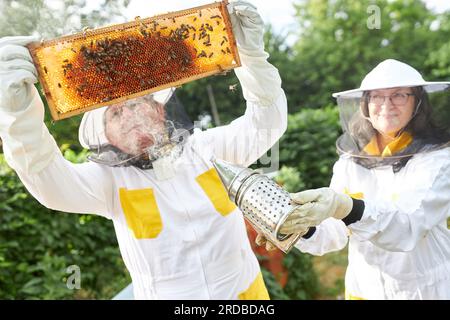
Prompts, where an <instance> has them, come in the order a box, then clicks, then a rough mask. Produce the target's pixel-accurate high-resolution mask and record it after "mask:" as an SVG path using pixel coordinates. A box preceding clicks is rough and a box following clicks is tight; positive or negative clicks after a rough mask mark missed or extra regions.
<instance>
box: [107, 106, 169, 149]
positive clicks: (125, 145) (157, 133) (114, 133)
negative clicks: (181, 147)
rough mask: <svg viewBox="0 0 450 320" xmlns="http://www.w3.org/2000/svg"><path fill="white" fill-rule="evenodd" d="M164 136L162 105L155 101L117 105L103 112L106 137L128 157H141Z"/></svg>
mask: <svg viewBox="0 0 450 320" xmlns="http://www.w3.org/2000/svg"><path fill="white" fill-rule="evenodd" d="M165 133H166V132H165V112H164V105H162V104H161V103H158V102H156V101H155V102H152V103H147V102H137V103H135V104H133V105H129V104H126V103H123V104H116V105H113V106H111V107H109V108H108V109H107V110H106V113H105V134H106V137H107V138H108V140H109V142H110V143H111V144H112V145H113V146H115V147H117V148H119V149H120V150H121V151H123V152H125V153H128V154H130V155H139V154H141V153H143V152H144V150H145V149H146V148H148V147H150V146H152V145H153V144H154V143H155V142H156V140H157V139H158V137H161V136H162V135H164V134H165Z"/></svg>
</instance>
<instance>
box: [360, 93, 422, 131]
mask: <svg viewBox="0 0 450 320" xmlns="http://www.w3.org/2000/svg"><path fill="white" fill-rule="evenodd" d="M368 107H369V118H370V120H371V122H372V125H373V127H374V128H375V129H376V130H377V131H378V132H380V133H382V134H384V135H388V136H391V137H394V136H395V135H396V134H397V132H399V131H400V130H401V129H402V128H404V127H405V126H406V125H407V124H408V122H409V120H410V119H411V117H412V115H413V112H414V109H415V99H414V96H413V95H412V90H411V88H407V87H399V88H391V89H379V90H373V91H371V92H370V93H369V104H368Z"/></svg>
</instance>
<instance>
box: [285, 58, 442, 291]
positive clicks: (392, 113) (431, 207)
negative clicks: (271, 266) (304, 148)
mask: <svg viewBox="0 0 450 320" xmlns="http://www.w3.org/2000/svg"><path fill="white" fill-rule="evenodd" d="M449 86H450V82H427V81H424V79H423V78H422V76H421V75H420V73H419V72H418V71H416V70H415V69H414V68H412V67H411V66H409V65H407V64H405V63H402V62H399V61H396V60H392V59H389V60H385V61H383V62H381V63H380V64H379V65H378V66H376V67H375V68H374V69H373V70H372V71H371V72H370V73H368V74H367V76H366V77H365V78H364V80H363V81H362V83H361V86H360V88H358V89H355V90H349V91H344V92H338V93H335V94H333V96H334V97H337V101H338V105H339V111H340V115H341V122H342V124H343V129H344V134H343V135H342V136H341V137H340V138H339V139H338V141H337V143H336V146H337V150H338V152H339V153H340V158H339V160H338V161H337V162H336V164H335V165H334V171H333V172H334V173H333V177H332V180H331V185H330V188H320V189H316V190H307V191H304V192H299V193H297V194H292V198H293V200H294V201H295V202H297V203H300V204H303V206H302V207H301V209H300V210H299V211H297V212H296V213H294V214H293V215H291V216H290V219H288V221H287V222H286V224H285V226H284V228H282V232H284V233H291V232H302V233H304V232H306V230H307V229H308V228H309V227H310V226H316V225H318V226H317V228H316V230H315V232H314V233H312V234H310V235H309V238H308V239H304V238H303V239H301V240H300V241H299V242H298V243H297V244H296V246H297V248H298V249H300V250H301V251H303V252H308V253H311V254H314V255H323V254H325V253H327V252H331V251H336V250H340V249H342V248H344V247H345V246H346V244H347V241H348V239H349V247H348V261H349V263H348V268H347V272H346V277H345V290H346V297H347V298H348V299H361V298H362V299H450V231H449V229H448V227H447V218H448V217H449V215H450V138H449V134H448V132H449V131H448V129H449V124H450V123H449V119H450V118H449V115H450V108H449V106H448V105H443V108H441V109H439V110H438V109H437V110H435V111H434V112H432V107H431V104H430V101H429V98H428V93H431V92H437V91H441V95H442V96H440V98H444V99H445V98H446V100H444V102H445V101H447V102H448V92H442V91H443V90H446V89H448V88H449ZM436 95H437V94H433V98H439V97H437V96H436ZM441 101H442V100H441ZM436 111H437V112H436ZM433 113H435V114H434V115H435V116H438V117H439V119H438V120H441V125H442V128H441V130H439V129H438V128H437V127H436V126H435V125H434V122H433V119H432V114H433ZM322 221H323V222H322ZM309 233H311V232H309Z"/></svg>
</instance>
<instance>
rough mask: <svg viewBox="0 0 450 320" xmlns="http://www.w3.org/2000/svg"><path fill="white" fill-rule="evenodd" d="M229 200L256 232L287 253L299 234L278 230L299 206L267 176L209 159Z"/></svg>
mask: <svg viewBox="0 0 450 320" xmlns="http://www.w3.org/2000/svg"><path fill="white" fill-rule="evenodd" d="M211 161H212V163H213V165H214V167H215V169H216V170H217V173H218V174H219V177H220V179H221V180H222V183H223V184H224V186H225V188H226V189H227V191H228V196H229V197H230V199H231V200H232V201H233V202H234V203H235V204H236V205H237V206H238V207H239V209H240V210H241V211H242V213H243V214H244V217H245V218H246V219H247V221H249V222H250V224H251V225H252V226H253V228H255V229H256V231H258V232H260V233H262V234H263V235H264V236H265V237H266V238H267V240H269V241H270V242H272V243H273V244H274V245H276V246H277V247H278V248H279V249H281V250H282V251H283V252H285V253H287V252H288V251H289V250H290V249H291V248H292V247H293V246H294V245H295V243H296V242H297V241H298V240H299V238H300V237H301V234H288V235H284V234H280V232H279V229H280V227H281V225H282V224H283V223H284V221H285V220H286V219H287V217H288V216H289V214H290V213H291V212H292V211H293V210H295V209H296V208H297V207H298V205H295V204H292V203H291V198H290V196H289V193H288V192H287V191H285V190H283V189H282V188H281V187H280V186H278V185H277V184H276V183H275V182H274V181H273V180H271V179H270V178H269V177H267V176H265V175H263V174H260V173H258V172H256V171H254V170H252V169H248V168H245V167H240V166H236V165H234V164H231V163H228V162H226V161H223V160H219V159H212V160H211Z"/></svg>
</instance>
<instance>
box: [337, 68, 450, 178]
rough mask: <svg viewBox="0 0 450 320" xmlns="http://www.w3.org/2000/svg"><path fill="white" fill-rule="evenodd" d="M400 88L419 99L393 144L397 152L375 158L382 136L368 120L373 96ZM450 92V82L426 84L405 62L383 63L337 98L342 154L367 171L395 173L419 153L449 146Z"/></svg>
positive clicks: (338, 146)
mask: <svg viewBox="0 0 450 320" xmlns="http://www.w3.org/2000/svg"><path fill="white" fill-rule="evenodd" d="M398 87H408V88H411V90H412V93H413V96H412V97H409V98H413V99H414V110H413V113H412V116H411V118H410V120H409V122H408V124H407V125H406V126H404V127H403V128H402V129H401V130H400V131H399V132H398V133H397V136H396V137H395V139H394V140H393V144H392V145H391V144H389V145H390V146H391V147H393V148H392V150H393V151H392V152H389V150H384V151H388V152H382V153H381V152H374V149H376V147H375V148H374V146H375V144H376V134H377V131H376V130H375V128H374V126H373V124H372V123H373V122H372V121H371V119H370V118H369V112H368V102H369V96H370V92H371V91H372V90H378V89H388V88H398ZM449 87H450V82H428V81H425V80H424V79H423V77H422V76H421V74H420V73H419V72H418V71H417V70H415V69H414V68H412V67H411V66H409V65H407V64H405V63H403V62H400V61H397V60H393V59H388V60H385V61H383V62H381V63H380V64H378V65H377V66H376V67H375V68H374V69H373V70H372V71H371V72H369V73H368V74H367V75H366V76H365V78H364V79H363V81H362V82H361V86H360V87H359V88H357V89H352V90H347V91H342V92H337V93H334V94H333V97H335V98H337V103H338V106H339V114H340V121H341V126H342V130H343V134H342V136H340V137H339V138H338V140H337V142H336V147H337V151H338V153H339V154H340V155H342V154H346V155H348V156H350V157H351V158H352V160H354V161H355V162H357V163H359V164H361V165H363V166H365V167H366V168H373V167H377V166H383V165H392V166H393V168H394V171H396V170H400V169H401V168H402V167H403V166H404V165H405V164H406V162H407V161H408V160H409V159H410V158H411V157H412V156H413V155H415V154H417V153H421V152H429V151H433V150H436V149H439V148H443V147H446V146H449V132H450V131H449V125H450V107H449V96H450V95H449V94H448V93H449V90H448V89H449ZM432 95H438V97H437V100H431V98H432V97H431V96H432ZM430 101H433V103H434V104H433V108H432V105H431V102H430ZM436 120H438V121H437V124H438V126H437V125H436Z"/></svg>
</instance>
